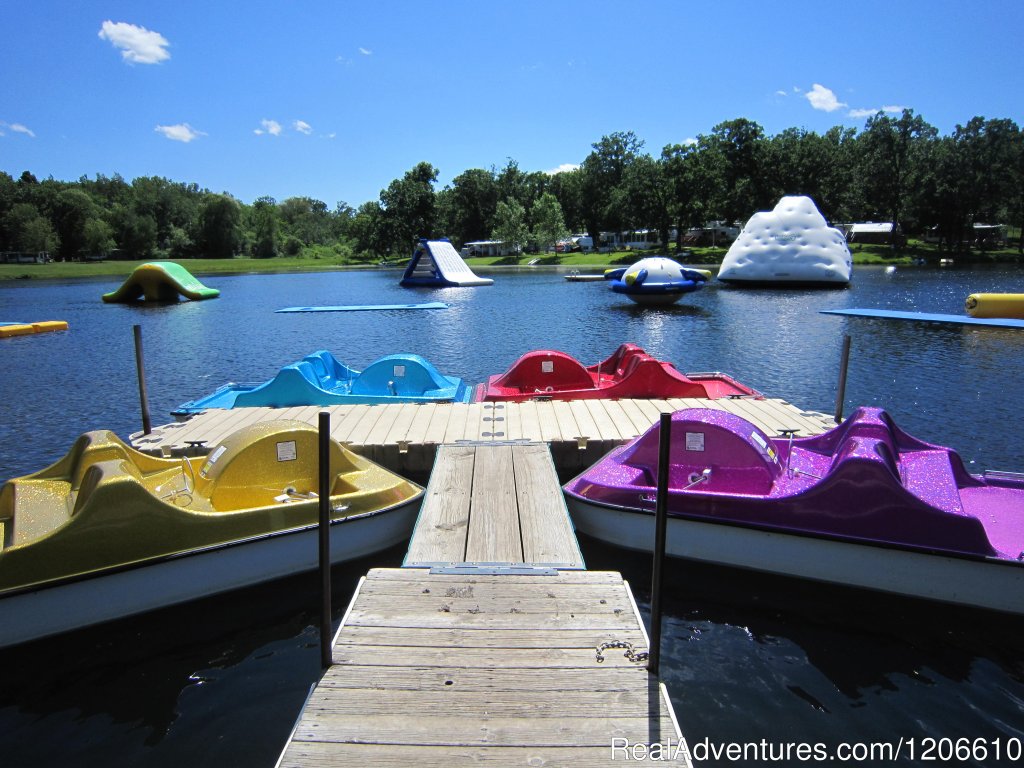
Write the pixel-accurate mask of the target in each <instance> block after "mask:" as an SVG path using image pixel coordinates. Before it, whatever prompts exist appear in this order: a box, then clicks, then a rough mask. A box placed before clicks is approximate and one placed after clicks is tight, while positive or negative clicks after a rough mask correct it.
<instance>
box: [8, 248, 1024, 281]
mask: <svg viewBox="0 0 1024 768" xmlns="http://www.w3.org/2000/svg"><path fill="white" fill-rule="evenodd" d="M725 253H726V249H724V248H693V249H691V250H690V251H689V252H688V253H686V254H683V255H682V256H677V255H676V254H675V252H674V251H673V250H670V251H669V256H670V258H674V259H676V260H677V261H679V262H680V263H683V264H687V265H690V266H698V267H705V268H706V267H711V268H714V267H717V266H719V265H720V264H721V263H722V258H723V257H724V256H725ZM648 255H654V254H653V252H643V251H615V252H613V253H570V254H527V255H525V256H520V257H518V258H515V259H512V258H475V259H467V260H466V262H467V263H468V264H469V265H470V266H471V267H488V268H492V267H494V268H501V267H512V268H516V267H524V266H528V265H529V263H530V262H531V261H533V260H535V259H539V261H538V262H537V266H545V267H549V266H559V267H567V268H570V269H594V270H600V269H607V268H609V267H619V266H625V265H629V264H632V263H633V262H635V261H638V260H639V259H641V258H643V257H644V256H648ZM940 257H942V258H953V259H954V261H955V262H957V263H970V264H988V263H1013V262H1019V261H1020V257H1019V255H1018V254H1017V252H1016V250H1015V249H1012V248H1005V249H1002V250H999V251H989V252H986V253H984V254H981V255H979V254H974V253H972V254H961V255H955V256H950V254H947V253H940V252H939V251H938V249H937V248H935V247H934V246H931V245H927V244H924V243H918V242H916V241H912V242H911V244H910V246H908V247H907V248H906V249H904V250H903V251H902V252H900V253H894V252H893V251H892V249H890V248H889V247H888V246H884V245H864V246H855V247H854V250H853V263H854V264H858V265H861V264H911V263H913V261H914V259H919V258H923V259H926V260H927V261H929V262H936V261H938V259H939V258H940ZM149 261H152V259H148V260H145V261H90V262H60V261H55V262H51V263H49V264H0V281H15V280H26V281H28V280H70V279H79V278H82V279H87V278H101V277H127V276H128V275H129V274H131V272H132V270H134V269H135V268H136V267H138V266H139V265H140V264H146V263H148V262H149ZM178 263H180V264H181V265H182V266H183V267H185V268H186V269H188V271H189V272H191V273H192V274H194V275H196V276H197V277H202V276H206V275H231V274H234V275H237V274H274V273H282V272H285V273H287V272H334V271H349V270H357V269H379V268H380V266H381V265H379V264H363V263H353V262H347V261H344V260H343V259H340V258H339V259H337V260H335V259H329V258H327V259H321V258H300V257H286V256H278V257H275V258H272V259H180V260H179V261H178ZM404 265H405V260H401V261H398V262H391V264H390V266H392V267H395V266H404Z"/></svg>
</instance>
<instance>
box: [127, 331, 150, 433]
mask: <svg viewBox="0 0 1024 768" xmlns="http://www.w3.org/2000/svg"><path fill="white" fill-rule="evenodd" d="M132 332H133V333H134V334H135V372H136V374H137V375H138V377H139V403H140V406H141V408H142V432H143V434H147V435H148V434H149V433H150V432H152V431H153V425H152V424H151V423H150V421H149V395H147V394H146V369H145V365H144V364H143V362H142V326H141V325H133V326H132Z"/></svg>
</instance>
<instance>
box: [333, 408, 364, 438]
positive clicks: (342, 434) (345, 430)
mask: <svg viewBox="0 0 1024 768" xmlns="http://www.w3.org/2000/svg"><path fill="white" fill-rule="evenodd" d="M366 407H367V406H365V405H337V406H335V407H334V408H333V409H331V437H333V438H334V439H335V440H337V441H338V442H339V443H351V442H352V432H353V431H354V430H355V428H356V426H358V424H359V420H360V419H361V418H362V417H363V413H364V411H363V409H364V408H366Z"/></svg>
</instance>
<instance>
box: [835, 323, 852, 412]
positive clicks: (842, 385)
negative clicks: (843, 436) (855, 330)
mask: <svg viewBox="0 0 1024 768" xmlns="http://www.w3.org/2000/svg"><path fill="white" fill-rule="evenodd" d="M849 364H850V337H849V336H848V335H847V336H843V357H842V360H841V361H840V362H839V391H838V392H836V417H835V418H836V424H839V423H841V422H842V420H843V401H844V400H845V399H846V367H847V366H848V365H849Z"/></svg>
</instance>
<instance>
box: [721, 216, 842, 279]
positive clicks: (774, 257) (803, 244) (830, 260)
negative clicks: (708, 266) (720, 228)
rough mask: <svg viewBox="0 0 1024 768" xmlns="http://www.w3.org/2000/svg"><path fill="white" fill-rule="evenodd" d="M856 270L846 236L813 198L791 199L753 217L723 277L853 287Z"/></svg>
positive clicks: (728, 259)
mask: <svg viewBox="0 0 1024 768" xmlns="http://www.w3.org/2000/svg"><path fill="white" fill-rule="evenodd" d="M852 271H853V261H852V258H851V256H850V249H849V248H848V247H847V245H846V238H845V237H844V236H843V233H842V232H840V231H839V230H838V229H835V228H833V227H830V226H829V225H828V223H827V222H826V221H825V217H824V216H822V215H821V213H820V212H819V211H818V207H817V206H816V205H815V204H814V201H813V200H811V198H809V197H804V196H791V197H784V198H782V199H781V200H779V202H778V205H776V206H775V209H774V210H771V211H761V212H760V213H755V214H754V215H753V216H751V217H750V220H749V221H748V222H747V224H746V226H745V227H743V231H742V232H740V235H739V237H737V238H736V240H735V242H733V244H732V246H731V247H730V248H729V252H728V253H726V254H725V258H724V259H723V260H722V267H721V269H719V271H718V279H719V280H722V281H723V282H726V283H732V284H736V285H741V284H748V285H756V284H767V283H773V284H779V283H782V284H792V285H806V286H826V287H838V286H842V285H847V284H849V282H850V274H851V272H852Z"/></svg>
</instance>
